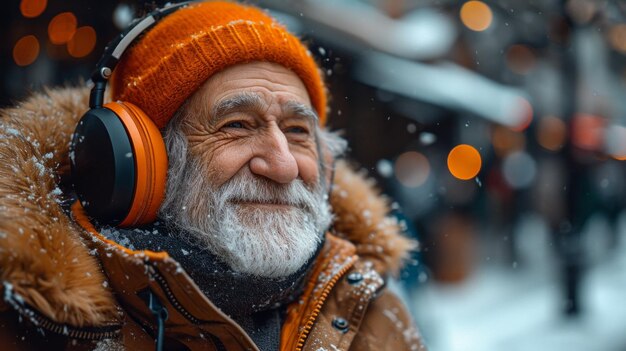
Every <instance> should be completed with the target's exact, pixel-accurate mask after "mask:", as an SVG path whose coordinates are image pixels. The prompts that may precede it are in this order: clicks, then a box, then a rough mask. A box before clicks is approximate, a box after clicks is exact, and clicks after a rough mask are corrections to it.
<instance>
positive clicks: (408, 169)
mask: <svg viewBox="0 0 626 351" xmlns="http://www.w3.org/2000/svg"><path fill="white" fill-rule="evenodd" d="M395 173H396V178H398V181H399V182H400V183H401V184H402V185H404V186H406V187H409V188H415V187H418V186H420V185H422V184H424V183H425V182H426V180H427V179H428V175H429V174H430V163H429V162H428V159H427V158H426V156H424V155H422V154H420V153H419V152H415V151H408V152H405V153H403V154H402V155H400V156H398V159H397V160H396V164H395Z"/></svg>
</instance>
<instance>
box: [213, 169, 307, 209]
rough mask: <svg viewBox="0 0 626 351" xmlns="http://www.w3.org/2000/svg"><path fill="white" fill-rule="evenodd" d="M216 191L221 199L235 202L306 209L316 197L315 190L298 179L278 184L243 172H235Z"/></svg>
mask: <svg viewBox="0 0 626 351" xmlns="http://www.w3.org/2000/svg"><path fill="white" fill-rule="evenodd" d="M217 191H218V192H219V193H220V194H219V195H220V197H221V200H222V201H224V202H230V203H235V204H237V203H259V204H276V205H288V206H293V207H298V208H303V209H308V208H310V205H311V204H313V203H315V199H316V195H315V190H314V189H309V188H308V187H307V186H306V185H305V184H304V182H303V181H302V180H300V179H296V180H294V181H292V182H291V183H289V184H278V183H274V182H272V181H270V180H266V179H263V178H259V177H257V176H254V175H252V174H249V173H245V172H244V173H240V174H236V175H235V176H234V177H233V178H231V179H230V180H229V181H228V182H227V183H225V184H224V185H222V186H221V187H220V189H218V190H217Z"/></svg>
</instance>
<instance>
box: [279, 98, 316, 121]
mask: <svg viewBox="0 0 626 351" xmlns="http://www.w3.org/2000/svg"><path fill="white" fill-rule="evenodd" d="M282 110H283V113H284V114H285V115H286V116H299V117H305V118H306V119H308V120H310V122H312V123H313V125H316V124H317V122H318V120H319V117H318V116H317V113H315V111H314V110H313V109H312V108H311V107H309V106H307V105H305V104H303V103H300V102H297V101H288V102H287V103H286V104H284V105H283V107H282Z"/></svg>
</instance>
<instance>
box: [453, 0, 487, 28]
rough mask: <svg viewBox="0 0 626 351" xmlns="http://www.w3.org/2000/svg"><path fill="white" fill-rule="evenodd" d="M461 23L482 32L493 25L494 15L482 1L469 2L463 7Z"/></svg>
mask: <svg viewBox="0 0 626 351" xmlns="http://www.w3.org/2000/svg"><path fill="white" fill-rule="evenodd" d="M461 21H462V22H463V24H464V25H465V26H466V27H467V28H469V29H471V30H473V31H476V32H482V31H484V30H485V29H487V28H489V26H490V25H491V22H492V21H493V13H492V12H491V9H490V8H489V6H487V4H485V3H484V2H482V1H468V2H466V3H465V4H463V6H462V7H461Z"/></svg>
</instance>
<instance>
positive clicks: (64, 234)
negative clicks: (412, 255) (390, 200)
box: [0, 88, 422, 351]
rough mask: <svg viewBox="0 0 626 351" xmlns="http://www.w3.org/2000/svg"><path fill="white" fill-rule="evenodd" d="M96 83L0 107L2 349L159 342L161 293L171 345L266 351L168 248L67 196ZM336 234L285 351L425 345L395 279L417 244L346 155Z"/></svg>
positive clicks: (298, 308) (339, 175)
mask: <svg viewBox="0 0 626 351" xmlns="http://www.w3.org/2000/svg"><path fill="white" fill-rule="evenodd" d="M87 100H88V91H87V90H86V89H85V88H63V89H56V90H48V91H46V92H45V93H38V94H34V95H33V96H32V97H30V98H29V99H28V100H26V101H25V102H23V103H21V104H20V105H18V106H17V107H15V108H10V109H6V110H3V111H0V297H2V298H1V299H0V345H1V349H2V350H5V351H7V350H31V349H32V350H42V349H49V350H62V349H68V350H74V349H76V350H91V349H98V350H116V349H127V350H152V349H154V347H155V342H154V336H155V333H156V330H157V327H156V317H155V315H154V314H153V313H152V312H151V311H150V309H149V308H148V305H147V303H146V294H147V293H148V292H151V293H152V294H153V296H155V297H156V298H157V300H158V301H160V302H161V303H162V304H163V305H164V307H165V308H166V309H167V312H168V318H167V320H166V322H165V338H166V349H191V350H223V349H226V350H257V347H256V345H254V343H253V342H252V340H251V339H250V337H249V336H248V335H247V334H246V333H245V332H244V331H243V329H242V328H241V327H240V326H238V325H237V324H236V323H235V322H234V321H233V320H232V319H231V318H229V317H228V316H226V315H225V314H223V313H222V312H221V311H220V310H219V309H218V308H216V307H215V305H214V304H213V303H212V302H211V301H210V300H209V299H208V298H207V297H206V296H205V295H204V294H203V293H202V292H201V291H200V289H199V288H198V287H197V286H196V284H195V283H194V282H193V281H192V280H191V278H190V277H189V276H188V275H187V274H186V273H185V272H184V271H183V270H182V269H181V268H180V266H179V265H178V263H177V262H175V261H174V260H173V259H172V258H170V256H169V255H168V253H167V252H150V251H133V250H130V249H128V248H125V247H123V246H122V245H120V244H118V243H115V242H112V241H110V240H108V239H106V238H104V237H103V236H102V235H100V234H99V233H98V232H97V231H96V230H95V229H94V228H93V226H92V225H91V224H90V223H89V221H88V219H87V218H86V216H85V215H84V214H83V213H82V210H81V208H80V206H79V205H76V204H75V205H73V207H72V211H71V213H70V214H69V215H68V214H67V213H65V212H64V210H63V207H64V206H62V202H63V201H64V199H67V196H65V195H64V191H63V190H61V189H68V188H69V187H67V185H68V179H67V177H68V170H69V165H68V163H69V162H68V158H69V156H68V147H69V141H70V136H71V133H72V132H73V130H74V127H75V125H76V123H77V120H78V119H79V118H80V117H81V115H82V114H83V113H84V112H85V110H86V106H87ZM331 204H332V207H333V211H334V214H335V217H336V220H335V222H334V224H333V230H332V232H333V234H330V233H329V234H327V239H326V243H325V245H324V248H323V249H322V252H321V254H320V255H319V258H318V259H317V261H316V263H315V266H314V268H313V274H312V278H311V280H310V281H309V282H308V283H307V285H306V287H305V291H304V293H303V294H302V296H301V297H300V299H299V300H298V301H296V302H294V303H292V304H291V305H289V306H288V309H287V316H286V320H285V322H284V324H283V328H282V332H281V350H394V351H395V350H418V349H421V348H422V344H421V341H420V338H419V335H418V333H417V331H416V329H415V328H414V326H413V324H412V323H411V321H410V317H409V315H408V313H407V311H406V309H405V307H404V306H403V304H402V303H401V302H400V301H399V300H398V299H397V298H396V297H395V296H394V295H393V294H392V293H391V292H389V291H388V290H386V289H384V279H385V278H386V277H387V275H388V274H389V273H392V272H397V270H398V269H399V267H400V265H401V262H402V260H403V259H404V258H405V256H406V254H407V252H408V251H409V250H410V249H411V248H412V247H413V246H414V243H413V242H412V241H410V240H408V239H406V238H404V237H402V236H401V235H400V234H399V232H400V231H399V227H398V224H397V223H396V222H395V221H393V220H391V219H389V218H387V217H386V213H387V211H388V207H387V203H386V201H385V200H384V199H383V198H381V197H380V196H379V195H378V193H377V192H375V190H374V189H373V187H372V184H370V182H368V181H366V180H365V179H364V177H363V176H362V175H358V174H356V173H354V172H353V171H351V170H350V169H349V168H348V167H347V166H346V165H345V164H339V165H338V167H337V171H336V176H335V187H334V190H333V192H332V195H331Z"/></svg>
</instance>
